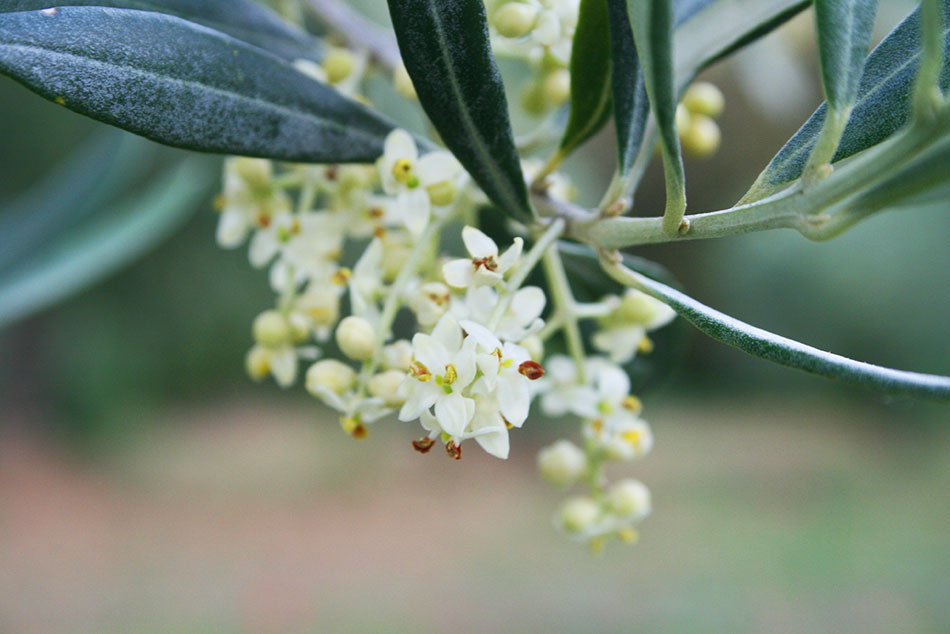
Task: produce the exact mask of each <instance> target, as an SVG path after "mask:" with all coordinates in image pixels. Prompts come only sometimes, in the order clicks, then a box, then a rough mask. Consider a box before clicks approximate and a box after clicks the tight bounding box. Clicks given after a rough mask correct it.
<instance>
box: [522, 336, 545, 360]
mask: <svg viewBox="0 0 950 634" xmlns="http://www.w3.org/2000/svg"><path fill="white" fill-rule="evenodd" d="M518 345H520V346H521V347H522V348H524V349H525V350H527V351H528V354H530V355H531V358H532V359H542V358H544V342H543V341H541V337H539V336H537V335H531V336H530V337H525V338H524V339H522V340H521V341H520V342H519V343H518Z"/></svg>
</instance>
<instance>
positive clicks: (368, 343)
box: [336, 315, 376, 361]
mask: <svg viewBox="0 0 950 634" xmlns="http://www.w3.org/2000/svg"><path fill="white" fill-rule="evenodd" d="M336 343H337V345H338V346H340V350H342V351H343V354H345V355H346V356H348V357H349V358H351V359H354V360H356V361H363V360H365V359H368V358H370V357H371V356H373V352H375V351H376V332H375V331H374V330H373V326H372V324H370V323H369V322H368V321H367V320H365V319H363V318H362V317H357V316H355V315H350V316H349V317H347V318H346V319H344V320H343V321H341V322H340V325H339V326H337V327H336Z"/></svg>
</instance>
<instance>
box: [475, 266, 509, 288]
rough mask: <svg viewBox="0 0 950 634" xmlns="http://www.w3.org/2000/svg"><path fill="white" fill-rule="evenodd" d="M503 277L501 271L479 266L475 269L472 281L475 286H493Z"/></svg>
mask: <svg viewBox="0 0 950 634" xmlns="http://www.w3.org/2000/svg"><path fill="white" fill-rule="evenodd" d="M502 279H504V278H503V277H502V275H501V273H497V272H495V271H489V270H488V269H486V268H485V267H484V266H480V267H478V268H477V269H475V275H474V279H473V280H472V283H473V284H475V285H476V286H494V285H495V284H497V283H498V282H500V281H502Z"/></svg>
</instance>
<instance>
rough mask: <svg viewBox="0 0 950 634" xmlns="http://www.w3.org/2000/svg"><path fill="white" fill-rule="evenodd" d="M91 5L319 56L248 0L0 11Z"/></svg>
mask: <svg viewBox="0 0 950 634" xmlns="http://www.w3.org/2000/svg"><path fill="white" fill-rule="evenodd" d="M64 6H94V7H113V8H117V9H138V10H142V11H157V12H158V13H167V14H168V15H174V16H177V17H179V18H182V19H184V20H189V21H190V22H196V23H198V24H202V25H204V26H207V27H209V28H212V29H215V30H216V31H221V32H222V33H226V34H228V35H230V36H231V37H233V38H234V39H237V40H241V41H242V42H246V43H248V44H253V45H254V46H258V47H260V48H263V49H265V50H267V51H270V52H271V53H274V54H275V55H277V56H279V57H283V58H284V59H286V60H288V61H293V60H295V59H299V58H304V59H310V60H315V59H318V57H319V52H320V42H319V41H318V40H316V39H315V38H312V37H310V36H309V35H308V34H307V33H306V32H305V31H303V30H302V29H300V28H298V27H296V26H294V25H293V24H290V23H289V22H287V21H286V20H284V19H282V18H281V17H280V16H279V15H277V14H276V13H274V12H273V11H271V10H270V9H268V8H267V7H265V6H263V5H261V4H259V3H257V2H253V1H252V0H7V1H6V2H4V3H3V5H2V6H0V13H3V12H10V11H33V10H36V9H45V8H47V7H64Z"/></svg>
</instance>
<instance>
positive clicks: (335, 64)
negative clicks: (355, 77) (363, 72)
mask: <svg viewBox="0 0 950 634" xmlns="http://www.w3.org/2000/svg"><path fill="white" fill-rule="evenodd" d="M353 66H354V61H353V53H351V52H349V51H348V50H346V49H345V48H336V47H334V48H331V49H330V50H328V51H327V54H326V56H325V57H324V58H323V70H325V71H326V73H327V81H328V82H330V83H331V84H336V83H339V82H341V81H343V80H344V79H346V78H347V77H349V76H350V73H352V72H353Z"/></svg>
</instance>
